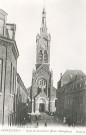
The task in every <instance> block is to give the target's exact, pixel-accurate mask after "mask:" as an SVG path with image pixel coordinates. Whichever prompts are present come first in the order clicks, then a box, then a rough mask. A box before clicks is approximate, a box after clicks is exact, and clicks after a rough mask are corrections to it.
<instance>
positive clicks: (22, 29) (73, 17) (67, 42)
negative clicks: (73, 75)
mask: <svg viewBox="0 0 86 135" xmlns="http://www.w3.org/2000/svg"><path fill="white" fill-rule="evenodd" d="M44 5H45V8H46V13H47V15H46V16H47V18H46V20H47V28H48V32H49V33H50V34H51V55H50V69H52V70H53V80H54V86H56V85H57V81H58V80H59V78H60V73H64V72H65V71H66V70H67V69H79V70H82V71H83V72H84V73H85V74H86V0H46V1H45V4H44V0H0V8H1V9H3V10H4V11H5V12H7V14H8V17H7V23H15V24H16V25H17V30H16V42H17V47H18V50H19V54H20V56H19V58H18V73H19V74H20V76H21V78H22V80H23V82H24V84H25V86H26V87H29V86H30V85H31V80H32V70H33V69H35V63H36V35H37V33H39V30H40V26H41V18H42V9H43V7H44Z"/></svg>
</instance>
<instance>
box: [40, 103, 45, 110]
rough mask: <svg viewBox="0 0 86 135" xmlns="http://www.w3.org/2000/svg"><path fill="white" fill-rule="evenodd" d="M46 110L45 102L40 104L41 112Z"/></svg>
mask: <svg viewBox="0 0 86 135" xmlns="http://www.w3.org/2000/svg"><path fill="white" fill-rule="evenodd" d="M44 111H45V104H44V103H40V104H39V112H44Z"/></svg>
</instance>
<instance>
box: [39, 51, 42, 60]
mask: <svg viewBox="0 0 86 135" xmlns="http://www.w3.org/2000/svg"><path fill="white" fill-rule="evenodd" d="M42 60H43V54H42V50H40V51H39V63H42Z"/></svg>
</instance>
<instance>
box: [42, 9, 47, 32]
mask: <svg viewBox="0 0 86 135" xmlns="http://www.w3.org/2000/svg"><path fill="white" fill-rule="evenodd" d="M46 32H47V28H46V11H45V7H44V8H43V11H42V24H41V28H40V33H46Z"/></svg>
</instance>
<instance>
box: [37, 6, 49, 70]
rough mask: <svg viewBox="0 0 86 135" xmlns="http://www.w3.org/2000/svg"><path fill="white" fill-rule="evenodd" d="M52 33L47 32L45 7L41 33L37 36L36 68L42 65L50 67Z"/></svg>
mask: <svg viewBox="0 0 86 135" xmlns="http://www.w3.org/2000/svg"><path fill="white" fill-rule="evenodd" d="M50 41H51V37H50V34H48V33H47V27H46V11H45V7H44V8H43V11H42V23H41V28H40V34H37V36H36V44H37V45H36V69H38V68H39V67H40V66H41V65H46V66H47V67H48V68H49V65H50Z"/></svg>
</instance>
